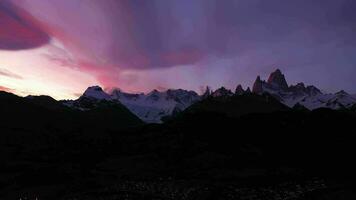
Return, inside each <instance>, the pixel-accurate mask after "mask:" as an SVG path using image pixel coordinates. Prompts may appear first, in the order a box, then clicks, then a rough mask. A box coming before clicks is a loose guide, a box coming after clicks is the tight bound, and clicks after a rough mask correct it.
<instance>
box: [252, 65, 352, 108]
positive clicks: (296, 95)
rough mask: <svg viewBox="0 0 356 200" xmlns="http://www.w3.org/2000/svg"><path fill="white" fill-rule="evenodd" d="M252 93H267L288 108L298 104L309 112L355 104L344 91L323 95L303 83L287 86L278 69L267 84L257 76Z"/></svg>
mask: <svg viewBox="0 0 356 200" xmlns="http://www.w3.org/2000/svg"><path fill="white" fill-rule="evenodd" d="M252 92H254V93H257V94H262V93H265V92H267V93H270V94H271V95H273V96H274V97H276V98H277V99H278V100H279V101H281V102H282V103H284V104H286V105H287V106H289V107H293V106H295V105H296V104H298V103H299V104H301V105H303V106H305V107H306V108H308V109H310V110H314V109H317V108H321V107H326V108H331V109H341V108H350V107H351V106H352V105H353V104H355V103H356V98H355V97H353V96H351V95H350V94H348V93H346V92H345V91H340V92H337V93H335V94H324V93H322V92H321V91H320V90H319V89H318V88H316V87H315V86H305V85H304V83H298V84H297V85H291V86H288V84H287V81H286V80H285V77H284V75H283V74H282V72H281V71H280V70H279V69H277V70H276V71H275V72H273V73H271V75H270V77H269V78H268V81H267V82H266V81H264V80H263V81H262V80H261V78H260V76H258V77H257V79H256V81H255V83H254V85H253V91H252Z"/></svg>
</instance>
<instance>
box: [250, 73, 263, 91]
mask: <svg viewBox="0 0 356 200" xmlns="http://www.w3.org/2000/svg"><path fill="white" fill-rule="evenodd" d="M252 92H253V93H256V94H262V93H263V88H262V81H261V77H260V76H257V78H256V81H255V83H254V84H253V87H252Z"/></svg>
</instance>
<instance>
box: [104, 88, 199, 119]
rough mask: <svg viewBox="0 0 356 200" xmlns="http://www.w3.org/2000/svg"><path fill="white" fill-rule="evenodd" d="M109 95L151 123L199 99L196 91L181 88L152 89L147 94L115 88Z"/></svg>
mask: <svg viewBox="0 0 356 200" xmlns="http://www.w3.org/2000/svg"><path fill="white" fill-rule="evenodd" d="M111 96H112V98H113V99H117V100H119V101H120V102H121V103H122V104H124V105H125V106H126V107H128V108H129V109H130V110H131V112H133V113H135V114H136V115H137V116H139V117H140V118H141V119H142V120H144V121H146V122H152V123H159V122H161V118H162V117H164V116H169V115H172V114H175V113H176V112H180V111H182V110H184V109H185V108H187V107H188V106H190V105H191V104H193V103H194V102H196V101H198V100H199V99H200V97H199V95H198V94H197V93H195V92H193V91H186V90H182V89H178V90H172V89H169V90H167V91H163V92H160V91H157V90H153V91H152V92H150V93H148V94H143V93H141V94H130V93H125V92H122V91H120V90H118V89H115V90H113V91H112V92H111Z"/></svg>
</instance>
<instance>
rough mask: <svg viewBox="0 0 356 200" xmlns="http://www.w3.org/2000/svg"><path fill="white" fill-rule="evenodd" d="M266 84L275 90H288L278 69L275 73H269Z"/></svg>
mask: <svg viewBox="0 0 356 200" xmlns="http://www.w3.org/2000/svg"><path fill="white" fill-rule="evenodd" d="M267 83H268V84H270V85H271V86H273V87H276V88H279V89H282V90H287V89H288V84H287V81H286V79H285V77H284V74H282V72H281V70H279V69H277V70H276V71H274V72H272V73H271V75H270V76H269V78H268V81H267Z"/></svg>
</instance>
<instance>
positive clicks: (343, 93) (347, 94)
mask: <svg viewBox="0 0 356 200" xmlns="http://www.w3.org/2000/svg"><path fill="white" fill-rule="evenodd" d="M335 94H336V95H337V96H349V93H347V92H345V90H340V91H338V92H336V93H335Z"/></svg>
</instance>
